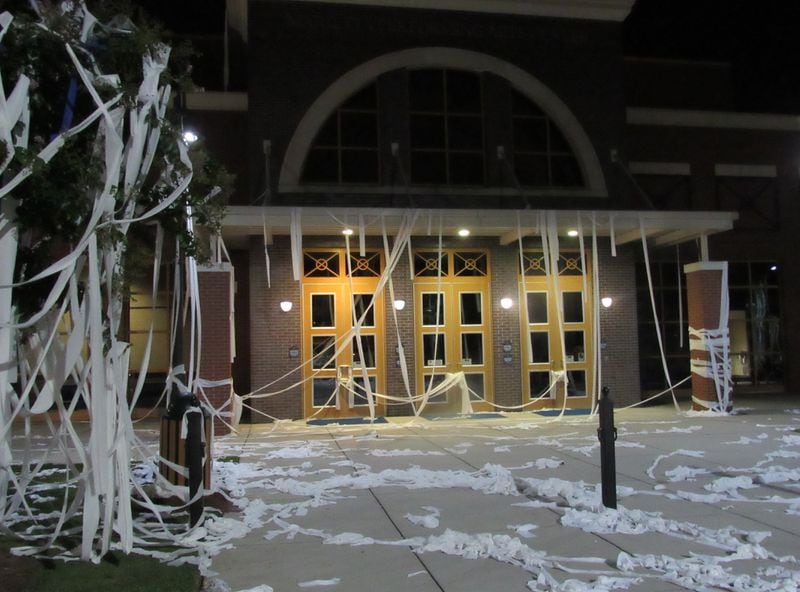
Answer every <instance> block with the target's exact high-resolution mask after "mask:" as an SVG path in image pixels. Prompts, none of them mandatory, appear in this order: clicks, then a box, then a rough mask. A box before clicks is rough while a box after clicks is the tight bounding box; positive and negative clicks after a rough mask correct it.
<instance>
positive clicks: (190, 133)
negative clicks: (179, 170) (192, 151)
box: [183, 129, 200, 146]
mask: <svg viewBox="0 0 800 592" xmlns="http://www.w3.org/2000/svg"><path fill="white" fill-rule="evenodd" d="M199 139H200V136H198V135H197V132H196V131H194V130H190V129H187V130H185V131H184V132H183V143H184V144H186V145H187V146H188V145H189V144H194V143H195V142H197V140H199Z"/></svg>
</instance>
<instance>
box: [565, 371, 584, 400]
mask: <svg viewBox="0 0 800 592" xmlns="http://www.w3.org/2000/svg"><path fill="white" fill-rule="evenodd" d="M567 378H568V383H567V396H568V397H585V396H586V372H584V371H583V370H570V371H569V372H567Z"/></svg>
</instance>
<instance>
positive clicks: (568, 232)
mask: <svg viewBox="0 0 800 592" xmlns="http://www.w3.org/2000/svg"><path fill="white" fill-rule="evenodd" d="M567 236H578V231H577V230H575V229H573V230H567Z"/></svg>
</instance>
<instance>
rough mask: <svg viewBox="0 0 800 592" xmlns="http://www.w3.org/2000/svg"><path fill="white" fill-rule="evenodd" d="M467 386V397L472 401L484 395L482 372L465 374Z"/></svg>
mask: <svg viewBox="0 0 800 592" xmlns="http://www.w3.org/2000/svg"><path fill="white" fill-rule="evenodd" d="M465 378H466V379H467V388H468V389H469V398H470V399H472V400H473V401H479V400H481V399H483V398H485V397H486V395H485V393H484V387H483V373H482V372H481V373H476V374H466V375H465Z"/></svg>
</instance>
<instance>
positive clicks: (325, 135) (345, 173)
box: [301, 82, 380, 184]
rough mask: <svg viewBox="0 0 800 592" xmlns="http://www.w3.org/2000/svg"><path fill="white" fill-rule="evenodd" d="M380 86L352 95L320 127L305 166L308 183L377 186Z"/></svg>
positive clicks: (373, 85)
mask: <svg viewBox="0 0 800 592" xmlns="http://www.w3.org/2000/svg"><path fill="white" fill-rule="evenodd" d="M379 171H380V164H379V159H378V87H377V85H376V84H375V83H374V82H373V83H372V84H370V85H369V86H367V87H366V88H363V89H361V90H360V91H359V92H357V93H356V94H354V95H353V96H351V97H350V98H349V99H348V100H347V101H345V102H344V103H343V104H342V105H341V106H340V107H339V108H338V109H336V111H335V112H334V113H333V114H332V115H331V116H330V117H329V118H328V120H327V121H326V122H325V124H324V125H323V126H322V127H321V128H320V130H319V132H318V133H317V136H316V137H315V138H314V142H313V143H312V145H311V149H310V150H309V152H308V156H307V157H306V161H305V164H304V166H303V174H302V177H301V178H302V180H303V182H305V183H312V184H314V183H325V184H340V183H342V184H351V183H354V184H360V183H363V184H377V183H379V182H380V172H379Z"/></svg>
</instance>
